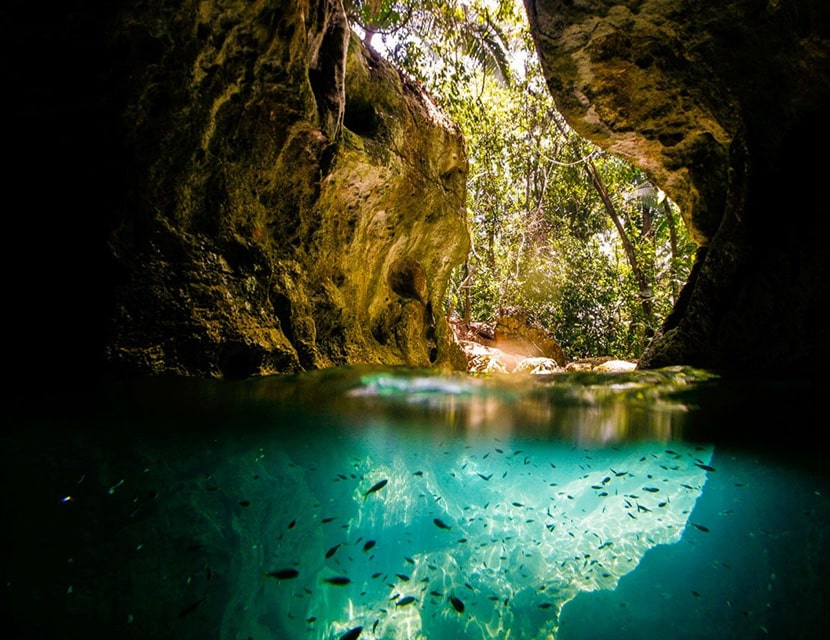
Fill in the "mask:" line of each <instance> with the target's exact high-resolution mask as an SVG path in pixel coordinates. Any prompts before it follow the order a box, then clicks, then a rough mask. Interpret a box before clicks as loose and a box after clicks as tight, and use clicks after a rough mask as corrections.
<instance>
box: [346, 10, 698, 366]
mask: <svg viewBox="0 0 830 640" xmlns="http://www.w3.org/2000/svg"><path fill="white" fill-rule="evenodd" d="M346 4H347V9H348V11H349V15H350V20H351V22H352V26H353V28H354V29H355V30H356V32H357V33H358V34H360V35H361V36H362V38H363V40H364V43H365V44H367V45H368V46H370V47H372V48H373V49H375V50H376V51H378V52H379V53H381V55H383V56H384V57H386V58H387V59H388V60H390V61H391V62H393V63H394V64H395V65H397V66H398V67H399V68H400V69H401V70H402V71H403V72H405V73H407V74H408V75H409V76H411V77H412V78H414V79H415V80H417V81H419V82H420V83H421V84H422V85H423V86H424V87H425V88H426V89H427V91H428V92H429V93H430V94H431V95H432V96H433V97H434V99H435V101H436V102H437V103H438V104H439V105H440V106H441V107H442V108H443V110H444V111H445V112H446V113H447V114H448V115H449V116H450V117H451V118H452V119H453V120H454V121H455V122H456V123H458V125H459V126H460V127H461V129H462V131H463V133H464V136H465V139H466V143H467V150H468V155H469V177H468V183H467V214H468V219H469V227H470V233H471V236H472V242H473V248H472V251H471V252H470V254H469V256H468V258H467V261H466V263H465V264H464V265H463V266H462V267H460V268H458V269H457V270H456V272H455V273H454V275H453V279H452V283H451V293H450V296H449V299H448V300H447V301H446V311H447V313H448V314H449V315H451V316H453V317H455V318H458V319H461V320H463V321H465V322H467V323H468V324H469V323H470V322H474V321H479V322H488V321H492V320H493V319H494V318H495V317H496V315H497V314H498V312H499V311H500V309H504V308H508V307H519V308H522V309H524V310H525V311H526V313H527V314H528V316H529V318H530V319H531V320H532V321H534V322H536V323H538V324H541V325H542V326H544V327H545V328H547V329H548V330H550V331H551V332H552V333H553V334H554V336H555V337H556V339H557V340H558V341H559V342H560V344H561V345H562V347H563V349H564V350H565V352H566V353H568V354H569V357H570V358H572V359H577V358H585V357H591V356H599V355H613V356H614V357H619V358H628V359H634V360H636V359H637V357H638V356H639V354H640V353H641V352H642V350H643V348H644V347H645V345H646V344H647V342H648V340H649V339H650V337H651V336H652V335H653V332H654V331H655V329H656V328H657V327H658V326H659V325H660V323H661V322H662V320H663V319H664V318H665V317H666V315H667V314H668V313H669V311H670V310H671V307H672V305H673V303H674V301H675V299H676V297H677V296H678V294H679V290H680V287H681V286H682V284H683V282H685V280H686V278H687V276H688V274H689V271H690V269H691V265H692V262H693V255H694V252H695V249H696V246H695V244H694V242H693V241H692V240H691V239H690V237H689V235H688V233H687V232H686V229H685V226H684V224H683V222H682V220H681V218H680V215H679V212H678V210H677V207H676V205H675V204H674V203H673V202H672V201H671V200H669V199H668V198H667V197H666V196H665V194H664V193H663V192H662V191H661V190H660V189H659V185H653V184H651V183H650V182H649V180H648V178H647V177H646V176H645V175H644V173H643V172H642V171H640V170H639V169H638V168H636V167H635V166H633V165H631V164H629V163H628V162H625V161H624V160H622V159H620V158H618V157H615V156H614V155H612V154H609V153H606V152H604V151H602V150H601V149H599V148H598V147H596V146H594V145H592V144H591V143H590V142H588V141H587V140H585V139H583V138H581V137H580V136H578V135H577V134H576V133H574V132H573V131H572V130H571V129H570V128H569V127H568V125H567V123H566V122H565V121H564V119H563V118H562V116H561V115H560V114H559V113H558V112H557V111H556V108H555V105H554V101H553V99H552V97H551V95H550V93H549V91H548V90H547V87H546V85H545V80H544V77H543V75H542V70H541V67H540V64H539V61H538V58H537V56H536V52H535V49H534V45H533V41H532V38H531V36H530V33H529V28H528V25H527V18H526V15H525V13H524V7H523V5H522V3H521V0H464V1H461V0H446V1H438V0H403V1H401V2H394V1H392V0H349V1H348V2H347V3H346Z"/></svg>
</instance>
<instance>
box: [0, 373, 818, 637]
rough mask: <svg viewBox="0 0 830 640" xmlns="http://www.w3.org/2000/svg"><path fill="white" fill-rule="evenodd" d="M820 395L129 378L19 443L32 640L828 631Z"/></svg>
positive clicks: (402, 378) (576, 377) (11, 503)
mask: <svg viewBox="0 0 830 640" xmlns="http://www.w3.org/2000/svg"><path fill="white" fill-rule="evenodd" d="M815 397H816V396H815V390H814V389H813V388H811V386H810V385H809V384H805V383H802V382H800V383H797V384H796V383H792V382H780V381H779V382H776V381H769V380H764V381H758V380H748V379H745V380H723V379H721V378H719V377H718V376H715V375H712V374H710V373H707V372H704V371H698V370H693V369H685V368H672V369H665V370H660V371H655V372H633V373H627V374H604V375H592V374H565V375H562V374H558V375H555V376H548V377H537V378H530V377H504V378H478V377H471V376H467V375H452V376H448V375H437V374H435V373H434V372H428V371H419V370H408V369H399V368H393V369H389V368H363V367H349V368H342V369H332V370H327V371H318V372H314V373H309V374H303V375H301V376H275V377H269V378H262V379H255V380H246V381H239V382H218V381H204V380H189V379H184V380H182V379H172V380H162V379H153V380H138V381H131V382H124V381H121V382H112V383H110V384H105V385H102V386H101V387H99V388H94V389H90V390H89V393H88V394H87V395H86V397H84V398H80V399H78V398H76V400H81V402H78V403H71V402H69V403H68V404H67V405H66V406H57V407H55V406H49V405H46V404H45V405H44V406H27V407H25V409H26V411H25V412H21V411H18V412H15V413H16V414H19V415H15V417H14V418H13V426H12V429H11V430H10V431H9V432H8V433H7V435H6V436H4V442H3V444H4V452H5V454H6V455H5V459H4V481H3V499H4V513H5V514H6V515H7V522H8V523H10V525H11V526H10V527H8V531H9V534H8V537H7V541H8V543H7V545H6V546H7V549H6V551H7V557H6V559H5V560H4V565H3V571H4V582H3V585H4V598H3V599H4V602H5V606H6V608H7V619H8V628H10V629H12V630H13V631H15V637H19V638H42V637H58V635H59V636H60V637H64V638H66V637H78V638H88V637H108V638H176V639H182V638H222V639H226V638H227V639H245V638H254V639H259V638H263V639H264V638H280V639H283V638H285V639H289V638H291V639H293V638H314V639H321V640H323V639H324V640H328V639H331V638H335V639H338V638H343V637H350V634H351V637H360V638H370V639H371V638H388V639H393V638H394V639H404V638H407V639H416V638H419V639H420V638H429V639H442V638H451V639H456V640H457V639H468V638H469V639H471V640H472V639H476V640H477V639H479V638H481V639H484V638H511V639H539V638H561V639H564V640H568V639H570V640H573V639H587V638H631V639H633V638H655V637H660V638H689V639H691V638H762V637H781V638H818V637H822V636H823V635H824V633H825V632H826V631H827V626H828V625H827V623H826V622H825V616H824V607H825V605H826V602H827V596H828V589H827V577H826V576H827V575H828V568H830V567H829V566H828V565H829V564H830V562H828V554H827V551H828V540H827V537H828V532H829V531H830V529H828V524H830V509H828V506H830V503H828V500H827V491H828V473H827V471H826V465H825V455H824V449H823V447H822V446H821V445H820V442H821V439H820V438H819V437H818V435H816V436H811V435H810V434H812V433H815V430H816V425H815V424H811V423H808V420H810V417H809V416H812V415H813V413H814V410H813V409H814V408H813V407H811V403H812V402H814V401H815V400H814V399H815Z"/></svg>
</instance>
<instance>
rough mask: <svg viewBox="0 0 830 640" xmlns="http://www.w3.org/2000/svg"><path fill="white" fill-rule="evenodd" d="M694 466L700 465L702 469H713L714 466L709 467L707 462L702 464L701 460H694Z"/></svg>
mask: <svg viewBox="0 0 830 640" xmlns="http://www.w3.org/2000/svg"><path fill="white" fill-rule="evenodd" d="M695 466H698V467H700V468H701V469H703V470H704V471H714V470H715V467H710V466H709V465H708V464H703V463H702V462H695Z"/></svg>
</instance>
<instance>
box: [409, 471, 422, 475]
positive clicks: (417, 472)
mask: <svg viewBox="0 0 830 640" xmlns="http://www.w3.org/2000/svg"><path fill="white" fill-rule="evenodd" d="M412 475H414V476H423V475H424V472H423V471H416V472H415V473H413V474H412Z"/></svg>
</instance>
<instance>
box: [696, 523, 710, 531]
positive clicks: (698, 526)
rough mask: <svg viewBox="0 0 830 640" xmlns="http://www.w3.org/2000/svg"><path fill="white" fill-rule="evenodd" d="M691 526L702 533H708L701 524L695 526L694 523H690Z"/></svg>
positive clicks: (706, 528)
mask: <svg viewBox="0 0 830 640" xmlns="http://www.w3.org/2000/svg"><path fill="white" fill-rule="evenodd" d="M692 526H693V527H694V528H695V529H697V530H698V531H703V533H709V527H704V526H703V525H702V524H695V523H694V522H692Z"/></svg>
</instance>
